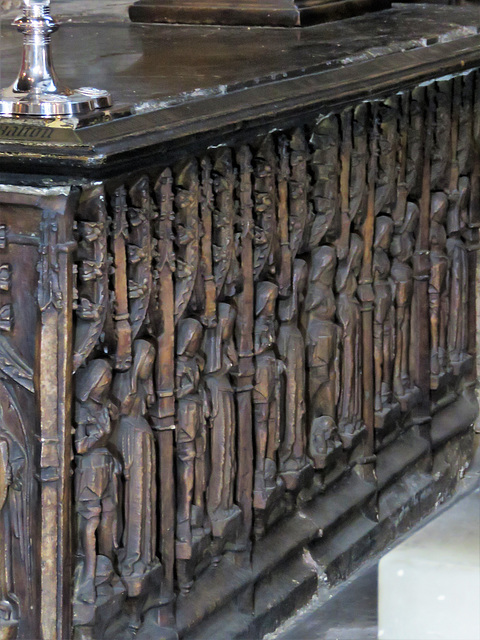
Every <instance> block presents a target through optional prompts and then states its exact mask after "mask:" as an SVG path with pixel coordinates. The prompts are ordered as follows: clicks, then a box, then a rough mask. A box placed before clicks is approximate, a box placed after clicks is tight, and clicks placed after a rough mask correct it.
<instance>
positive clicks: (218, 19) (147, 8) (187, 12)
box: [129, 0, 391, 27]
mask: <svg viewBox="0 0 480 640" xmlns="http://www.w3.org/2000/svg"><path fill="white" fill-rule="evenodd" d="M390 6H391V0H185V1H182V0H139V1H138V2H135V4H133V5H131V6H130V8H129V13H130V19H131V20H132V21H134V22H163V23H180V24H212V25H213V24H219V25H245V26H268V27H308V26H311V25H314V24H319V23H321V22H329V21H332V20H340V19H342V18H349V17H352V16H357V15H360V14H362V13H366V12H368V11H379V10H381V9H387V8H388V7H390Z"/></svg>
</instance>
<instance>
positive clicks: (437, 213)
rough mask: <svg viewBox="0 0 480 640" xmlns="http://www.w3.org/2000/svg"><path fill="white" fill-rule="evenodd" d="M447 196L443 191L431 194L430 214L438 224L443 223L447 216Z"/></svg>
mask: <svg viewBox="0 0 480 640" xmlns="http://www.w3.org/2000/svg"><path fill="white" fill-rule="evenodd" d="M447 209H448V196H447V195H446V194H445V193H443V191H437V192H436V193H434V194H432V199H431V201H430V216H431V218H432V220H434V221H435V222H438V224H444V223H445V220H446V217H447Z"/></svg>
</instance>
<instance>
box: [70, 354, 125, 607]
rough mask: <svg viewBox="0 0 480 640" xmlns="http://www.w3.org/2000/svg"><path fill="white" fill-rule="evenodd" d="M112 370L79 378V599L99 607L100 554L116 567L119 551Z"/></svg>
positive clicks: (102, 364)
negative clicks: (112, 447) (97, 573)
mask: <svg viewBox="0 0 480 640" xmlns="http://www.w3.org/2000/svg"><path fill="white" fill-rule="evenodd" d="M111 381H112V369H111V366H110V365H109V364H108V362H106V361H105V360H92V361H91V362H90V363H89V364H88V365H87V367H85V369H80V370H79V371H78V373H77V375H76V394H75V395H76V405H75V421H76V425H77V426H76V430H75V436H74V441H75V449H76V452H77V456H76V457H75V462H76V469H75V502H76V511H77V514H78V520H77V523H78V525H77V526H78V553H79V557H80V563H79V565H78V567H77V572H76V581H75V592H76V599H78V600H80V601H81V602H84V603H85V604H95V600H96V597H97V594H96V589H95V568H96V563H97V549H98V554H100V555H103V556H105V557H106V558H108V559H109V560H110V562H113V559H114V551H115V550H116V548H117V508H118V491H117V482H116V475H117V473H118V471H119V469H118V464H117V461H116V460H115V458H114V457H113V455H112V453H111V452H110V450H109V449H108V448H107V443H108V440H109V437H110V431H111V424H110V413H109V401H108V395H109V391H110V384H111Z"/></svg>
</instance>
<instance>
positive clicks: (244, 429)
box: [236, 145, 255, 545]
mask: <svg viewBox="0 0 480 640" xmlns="http://www.w3.org/2000/svg"><path fill="white" fill-rule="evenodd" d="M237 162H238V165H239V167H240V181H239V199H240V233H241V245H240V246H241V249H240V251H241V253H240V259H241V269H242V276H243V289H242V292H241V293H240V294H239V295H238V297H237V306H238V313H237V325H236V327H237V328H236V332H237V344H238V379H237V419H238V470H237V474H238V481H237V494H236V495H237V503H238V504H239V506H240V508H241V510H242V514H243V532H242V533H243V535H242V542H243V545H247V544H248V540H249V537H250V533H251V528H252V490H253V439H252V425H253V414H252V384H253V376H254V373H255V369H254V366H253V325H254V317H253V316H254V311H253V309H254V295H255V293H254V285H253V199H252V154H251V151H250V149H249V147H248V146H246V145H245V146H243V147H241V148H240V150H239V152H238V154H237Z"/></svg>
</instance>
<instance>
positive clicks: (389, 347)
mask: <svg viewBox="0 0 480 640" xmlns="http://www.w3.org/2000/svg"><path fill="white" fill-rule="evenodd" d="M392 234H393V220H392V219H391V218H389V217H388V216H378V217H377V219H376V222H375V240H374V243H373V247H374V254H373V290H374V292H375V307H374V317H373V352H374V362H375V411H377V412H381V411H382V410H383V409H385V408H387V407H388V406H389V405H390V402H391V393H392V356H393V343H392V341H393V337H394V324H395V319H394V318H395V315H394V314H395V310H394V305H393V287H392V282H391V278H390V268H391V264H390V257H389V256H388V254H387V251H388V249H389V247H390V243H391V240H392Z"/></svg>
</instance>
